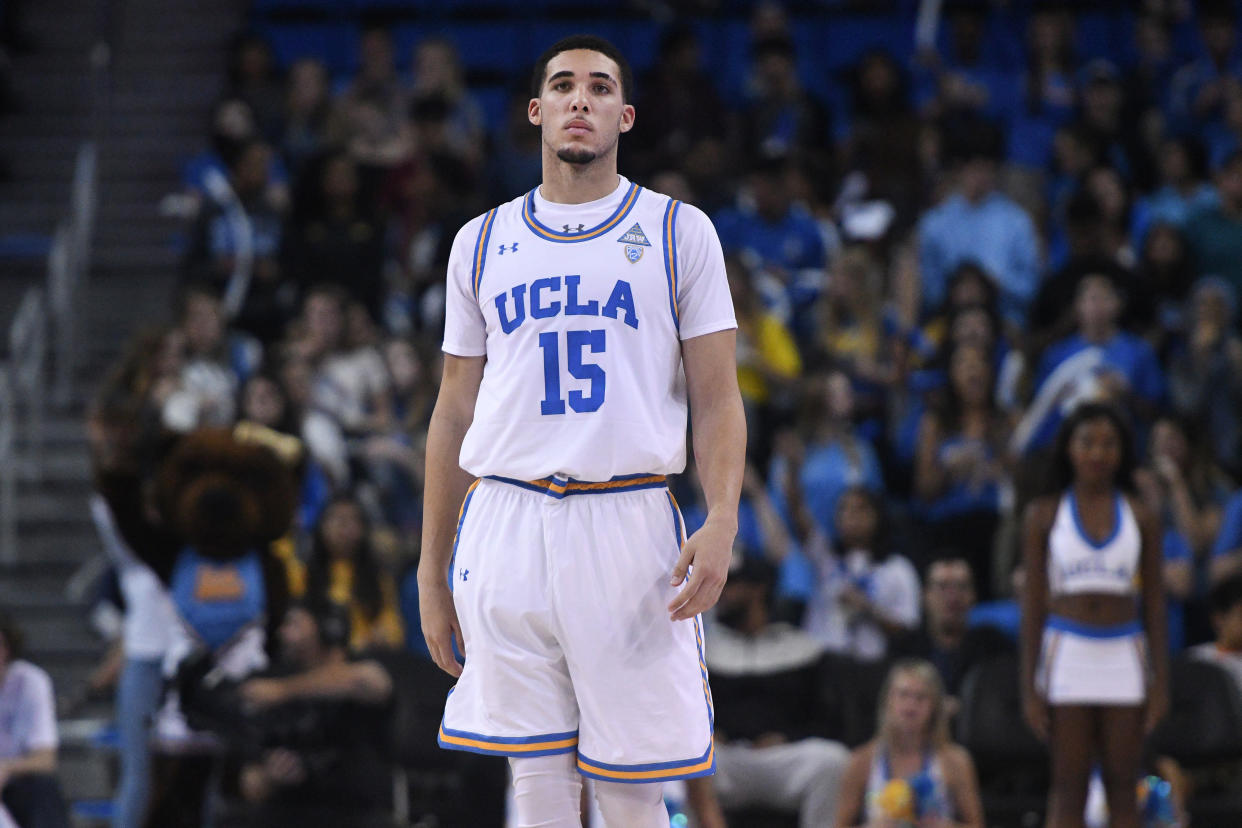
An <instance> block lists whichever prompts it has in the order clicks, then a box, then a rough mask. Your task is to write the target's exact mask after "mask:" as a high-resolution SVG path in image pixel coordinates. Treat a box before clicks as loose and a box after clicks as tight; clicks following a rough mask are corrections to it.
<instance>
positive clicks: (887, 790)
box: [879, 779, 914, 822]
mask: <svg viewBox="0 0 1242 828" xmlns="http://www.w3.org/2000/svg"><path fill="white" fill-rule="evenodd" d="M879 805H880V810H881V812H883V814H884V815H885V816H886V817H889V818H890V819H901V820H906V821H907V822H911V821H913V820H914V791H913V790H911V789H910V783H909V782H907V781H906V780H904V779H890V780H889V781H888V784H886V785H885V786H884V788H883V789H882V790H881V791H880V797H879Z"/></svg>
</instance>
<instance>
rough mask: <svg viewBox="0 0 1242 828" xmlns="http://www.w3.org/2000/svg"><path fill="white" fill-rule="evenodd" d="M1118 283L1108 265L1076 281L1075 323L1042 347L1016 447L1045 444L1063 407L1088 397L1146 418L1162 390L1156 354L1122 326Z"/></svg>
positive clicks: (1018, 429) (1146, 419)
mask: <svg viewBox="0 0 1242 828" xmlns="http://www.w3.org/2000/svg"><path fill="white" fill-rule="evenodd" d="M1121 312H1122V300H1121V292H1120V286H1119V285H1118V284H1117V282H1116V278H1115V276H1114V275H1113V274H1112V273H1110V272H1108V271H1101V272H1098V273H1091V274H1088V275H1086V276H1084V277H1083V278H1082V280H1081V281H1080V282H1079V283H1078V291H1077V293H1076V295H1075V299H1074V315H1075V317H1076V319H1077V322H1078V329H1077V330H1076V331H1075V332H1074V333H1073V334H1071V335H1070V336H1068V337H1066V338H1065V339H1062V340H1061V341H1059V342H1056V343H1054V344H1053V345H1052V346H1051V347H1049V348H1048V350H1047V351H1045V352H1044V355H1043V358H1042V359H1041V360H1040V362H1039V368H1038V370H1037V371H1036V374H1035V389H1036V391H1035V398H1034V400H1033V401H1032V403H1031V406H1030V409H1029V410H1028V412H1027V415H1026V418H1025V419H1024V421H1023V423H1020V424H1019V426H1018V428H1017V434H1016V436H1015V443H1016V445H1015V446H1014V448H1017V449H1018V450H1019V451H1020V452H1021V451H1025V450H1029V449H1038V448H1042V447H1045V446H1048V445H1050V444H1051V442H1052V438H1053V437H1054V436H1055V434H1056V430H1057V428H1058V427H1059V426H1060V424H1061V420H1062V418H1063V416H1064V414H1065V413H1067V412H1068V411H1069V410H1071V409H1072V408H1073V407H1074V406H1075V405H1076V404H1077V403H1078V402H1080V401H1083V400H1087V399H1101V398H1103V399H1108V400H1111V401H1112V402H1114V403H1117V404H1120V405H1123V406H1124V407H1125V408H1126V409H1127V410H1129V411H1130V412H1132V413H1133V414H1134V415H1135V417H1136V419H1137V420H1138V421H1139V422H1140V423H1147V422H1150V420H1151V418H1152V417H1153V416H1154V414H1155V412H1156V407H1157V406H1158V404H1159V403H1160V402H1161V401H1162V400H1163V398H1164V393H1165V382H1164V375H1163V373H1162V372H1161V370H1160V363H1159V362H1158V361H1157V359H1156V354H1155V352H1154V351H1152V349H1151V346H1150V345H1148V344H1147V343H1146V342H1145V341H1144V340H1143V339H1142V338H1140V337H1137V336H1134V335H1133V334H1130V333H1127V332H1126V331H1123V330H1121V328H1120V327H1119V320H1120V319H1121Z"/></svg>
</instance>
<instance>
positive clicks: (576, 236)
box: [522, 183, 642, 244]
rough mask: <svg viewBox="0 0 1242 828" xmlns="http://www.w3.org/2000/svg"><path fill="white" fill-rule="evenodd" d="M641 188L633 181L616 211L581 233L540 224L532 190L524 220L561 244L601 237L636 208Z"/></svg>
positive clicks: (549, 239)
mask: <svg viewBox="0 0 1242 828" xmlns="http://www.w3.org/2000/svg"><path fill="white" fill-rule="evenodd" d="M641 190H642V187H639V186H638V185H637V184H634V183H631V184H630V188H629V189H628V190H626V192H625V197H624V198H623V199H621V204H620V205H619V206H618V207H617V209H616V211H615V212H614V213H613V214H612V215H611V216H609V217H608V218H606V219H605V220H604V223H603V224H598V225H596V226H595V227H592V228H591V229H590V230H584V231H582V232H581V233H558V232H556V231H555V230H553V229H552V228H551V227H547V226H545V225H543V224H540V223H539V219H537V218H535V191H534V190H531V191H530V192H529V193H527V194H526V198H525V199H524V200H523V202H522V221H524V222H526V226H527V227H529V228H530V231H531V232H532V233H534V234H535V235H536V236H539V237H540V238H544V239H547V240H548V241H552V242H557V243H559V244H574V243H575V242H584V241H590V240H591V239H596V238H599V237H600V236H601V235H603V234H604V233H607V232H608V231H609V230H611V229H612V228H614V227H616V226H617V225H618V224H620V223H621V222H622V221H623V220H624V219H625V217H626V216H627V215H629V213H630V210H632V209H634V205H635V204H636V203H637V202H638V193H639V192H640V191H641Z"/></svg>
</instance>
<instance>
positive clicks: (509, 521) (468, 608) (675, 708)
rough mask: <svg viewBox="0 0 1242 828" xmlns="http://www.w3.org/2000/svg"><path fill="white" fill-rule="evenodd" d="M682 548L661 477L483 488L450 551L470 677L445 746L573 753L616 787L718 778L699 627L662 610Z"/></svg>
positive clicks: (465, 676)
mask: <svg viewBox="0 0 1242 828" xmlns="http://www.w3.org/2000/svg"><path fill="white" fill-rule="evenodd" d="M684 538H685V524H684V523H683V522H682V518H681V513H680V512H679V511H678V509H677V504H676V502H675V501H674V500H673V497H672V495H671V493H670V492H669V491H668V487H667V485H666V483H665V480H664V478H663V477H662V476H659V475H629V476H625V477H620V478H614V479H613V480H610V481H607V482H602V483H586V482H581V481H576V480H572V479H566V478H555V477H554V478H547V479H545V480H540V481H534V482H526V481H517V480H508V479H500V478H485V479H482V480H479V481H477V482H476V483H475V484H474V485H473V486H472V487H471V489H470V491H469V493H468V494H467V495H466V498H465V501H464V502H463V504H462V509H461V515H460V517H459V519H458V523H457V536H456V539H455V541H454V544H453V559H452V564H451V567H450V579H451V583H452V588H453V602H454V604H455V606H456V608H457V617H458V619H459V621H460V622H461V627H462V633H463V637H464V639H465V648H466V652H465V669H464V671H463V672H462V675H461V677H460V678H459V679H458V681H457V685H456V686H455V687H454V688H453V690H452V691H451V692H450V693H449V697H448V701H447V702H446V704H445V710H444V719H443V721H442V723H441V727H440V735H439V742H440V745H441V746H442V747H445V748H449V749H453V750H468V751H473V752H475V753H485V754H493V755H502V756H546V755H549V754H555V753H576V755H577V763H578V770H579V771H580V772H581V773H582V774H583V775H584V776H589V777H593V778H596V779H603V780H607V781H614V782H658V781H662V780H668V779H686V778H690V777H695V776H706V775H708V774H711V773H713V772H714V770H715V756H714V752H713V741H712V725H713V713H712V702H711V692H710V690H709V688H708V683H707V667H706V665H705V664H704V660H703V632H702V629H703V628H702V623H701V621H700V619H699V618H697V617H696V618H694V619H693V620H688V621H678V622H673V621H670V620H669V612H668V604H669V603H670V602H671V601H672V600H673V597H674V596H675V595H676V594H677V592H678V591H679V590H680V589H681V588H683V587H672V586H669V577H670V575H671V573H672V570H673V566H674V564H675V563H676V561H677V558H678V556H679V555H680V551H681V545H682V543H683V541H684ZM692 577H693V576H692ZM683 586H684V585H683Z"/></svg>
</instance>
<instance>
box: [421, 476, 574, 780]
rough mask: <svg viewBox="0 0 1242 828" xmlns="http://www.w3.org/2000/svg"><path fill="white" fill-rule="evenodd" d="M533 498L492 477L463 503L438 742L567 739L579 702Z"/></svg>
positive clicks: (497, 746) (509, 747)
mask: <svg viewBox="0 0 1242 828" xmlns="http://www.w3.org/2000/svg"><path fill="white" fill-rule="evenodd" d="M542 506H543V498H542V496H540V495H538V494H534V493H528V492H524V491H522V490H521V489H518V488H516V487H513V486H509V485H507V484H504V483H499V482H496V481H491V480H483V481H480V483H479V484H478V485H477V486H476V487H475V488H474V489H472V492H471V494H470V495H469V496H468V498H467V501H466V503H465V504H464V507H463V510H462V514H461V517H460V518H459V521H458V532H457V537H456V539H455V543H454V553H453V559H452V561H453V563H452V571H451V577H452V585H453V602H454V606H455V607H456V609H457V615H458V619H459V621H460V623H461V627H462V634H463V638H464V639H465V650H466V651H465V669H464V670H463V672H462V675H461V677H460V678H459V679H458V681H457V685H456V686H455V687H454V689H453V692H452V694H451V695H450V696H449V699H448V702H447V704H446V706H445V715H444V723H443V731H444V733H443V736H442V738H441V741H442V743H443V744H445V746H446V747H457V748H460V749H463V750H476V751H478V752H490V753H503V754H505V755H521V751H523V750H533V748H532V745H536V746H543V747H546V748H547V749H558V750H559V749H563V748H564V749H572V748H573V747H574V746H576V740H577V727H578V710H577V705H576V703H575V701H574V696H573V687H572V685H571V683H570V680H569V669H568V667H567V665H566V663H565V656H564V653H563V652H562V650H561V647H560V643H559V641H558V635H557V627H556V619H555V612H554V609H553V607H552V604H551V602H550V601H549V597H548V590H547V577H548V569H547V550H546V548H545V546H544V538H543V524H544V515H543V513H542ZM523 740H527V741H523ZM545 743H546V745H545ZM571 743H572V744H571ZM515 745H516V747H514V746H515Z"/></svg>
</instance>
